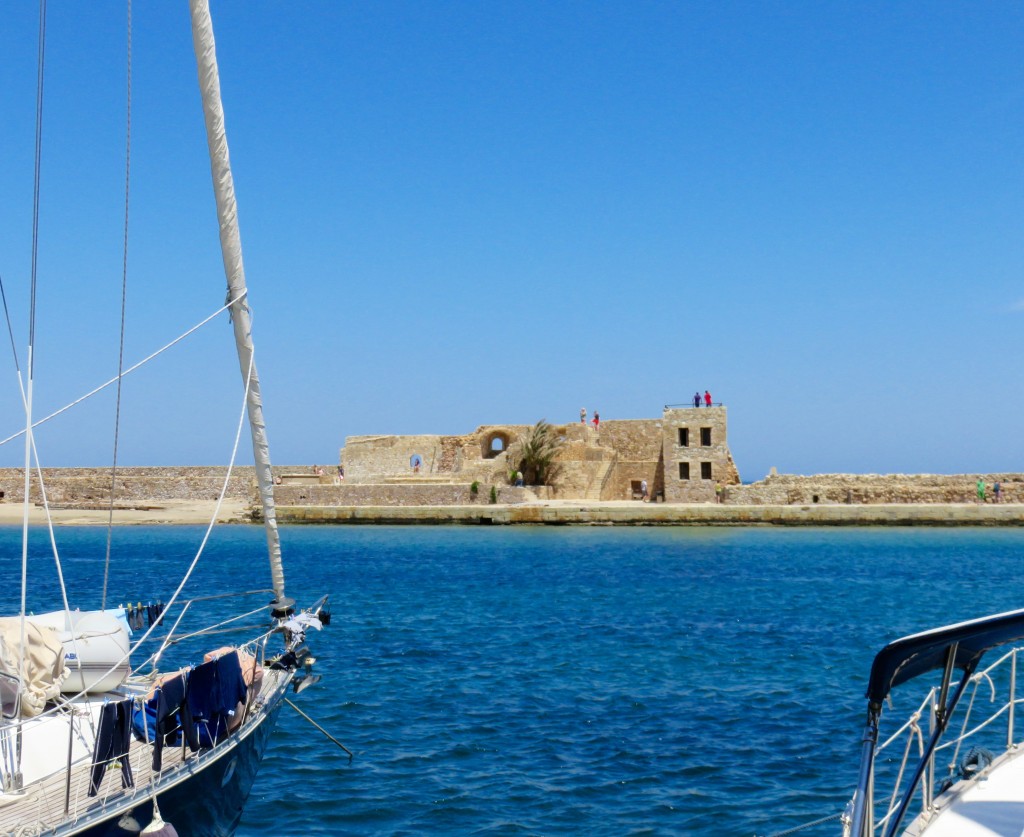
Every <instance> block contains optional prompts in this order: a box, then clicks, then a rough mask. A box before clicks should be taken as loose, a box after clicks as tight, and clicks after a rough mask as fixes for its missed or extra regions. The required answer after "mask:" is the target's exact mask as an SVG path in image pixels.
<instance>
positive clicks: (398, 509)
mask: <svg viewBox="0 0 1024 837" xmlns="http://www.w3.org/2000/svg"><path fill="white" fill-rule="evenodd" d="M277 519H278V522H280V523H286V524H359V523H365V524H392V525H393V524H408V525H420V526H422V525H435V524H436V525H446V524H463V525H485V526H487V525H499V526H500V525H515V524H526V525H554V526H559V525H561V526H581V525H591V526H1024V504H1020V503H1015V504H1012V505H1011V504H999V505H996V504H991V505H980V504H978V503H963V504H957V505H953V504H938V503H931V504H908V503H898V504H885V505H859V506H847V505H792V506H791V505H786V506H775V505H756V506H740V505H732V506H727V505H713V504H696V503H694V504H682V503H633V504H628V503H615V504H611V503H580V504H575V503H557V504H532V505H520V506H513V505H473V506H279V507H278V509H277Z"/></svg>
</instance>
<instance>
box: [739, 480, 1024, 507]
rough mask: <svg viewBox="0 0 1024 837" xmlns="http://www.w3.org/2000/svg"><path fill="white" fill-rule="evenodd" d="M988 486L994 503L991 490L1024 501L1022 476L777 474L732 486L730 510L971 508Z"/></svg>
mask: <svg viewBox="0 0 1024 837" xmlns="http://www.w3.org/2000/svg"><path fill="white" fill-rule="evenodd" d="M978 480H981V481H982V482H984V483H985V486H986V500H987V501H988V502H992V501H993V499H994V497H993V490H992V487H993V485H994V484H995V483H996V482H998V483H1000V487H1001V489H1002V491H1001V493H1002V498H1001V499H1002V501H1003V502H1007V503H1017V502H1024V474H1019V473H998V474H952V475H950V474H815V475H813V476H797V475H795V474H773V475H771V476H769V477H766V478H765V479H764V480H762V481H760V482H755V483H751V484H749V485H737V486H729V487H728V488H727V489H726V492H725V503H726V504H727V505H729V504H732V505H795V504H812V505H813V504H816V503H817V504H865V503H868V504H885V503H971V502H976V501H977V482H978Z"/></svg>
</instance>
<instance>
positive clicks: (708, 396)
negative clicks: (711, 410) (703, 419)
mask: <svg viewBox="0 0 1024 837" xmlns="http://www.w3.org/2000/svg"><path fill="white" fill-rule="evenodd" d="M704 406H705V407H710V406H711V393H710V392H708V391H707V390H704Z"/></svg>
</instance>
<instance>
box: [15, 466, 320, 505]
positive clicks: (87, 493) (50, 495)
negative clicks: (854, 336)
mask: <svg viewBox="0 0 1024 837" xmlns="http://www.w3.org/2000/svg"><path fill="white" fill-rule="evenodd" d="M307 469H308V466H307ZM274 470H275V471H278V470H282V471H283V470H285V469H277V468H275V469H274ZM226 473H227V468H226V467H195V468H118V470H117V476H116V479H115V481H114V504H115V505H131V504H133V503H135V504H138V503H148V504H152V503H154V502H156V503H158V502H160V501H161V500H216V499H217V497H218V496H220V492H221V488H222V487H223V485H224V476H225V474H226ZM43 482H44V484H45V486H46V496H47V499H48V501H49V502H50V503H51V504H54V505H80V506H90V505H95V506H102V505H106V504H108V503H109V502H110V469H109V468H43ZM0 491H2V492H3V497H2V500H3V502H7V503H11V502H16V503H20V502H21V501H22V498H23V497H24V491H25V471H24V469H22V468H0ZM227 496H228V497H235V498H240V497H244V498H255V496H256V475H255V472H254V469H253V468H252V467H251V466H249V467H237V468H235V469H234V470H233V471H232V474H231V480H230V482H229V484H228V490H227ZM29 499H30V500H31V501H32V502H34V503H41V502H42V495H41V493H40V490H39V484H38V481H37V480H36V479H35V476H33V479H32V494H31V496H30V498H29Z"/></svg>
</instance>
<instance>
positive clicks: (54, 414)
mask: <svg viewBox="0 0 1024 837" xmlns="http://www.w3.org/2000/svg"><path fill="white" fill-rule="evenodd" d="M244 297H245V294H241V295H239V296H237V297H235V298H234V299H232V300H230V301H228V302H226V303H224V305H222V306H221V307H220V308H218V309H217V310H216V311H214V312H213V313H212V314H210V316H209V317H207V318H206V319H205V320H202V321H200V322H198V323H196V324H195V325H194V326H192V328H190V329H189V330H188V331H186V332H184V333H183V334H180V335H178V336H177V337H175V338H174V339H173V340H172V341H171V342H170V343H167V344H165V345H163V346H161V347H160V348H159V349H157V350H156V351H155V352H152V353H150V354H149V355H147V356H146V357H144V358H143V359H142V360H140V361H139V362H138V363H136V364H135V365H133V366H129V367H128V368H127V369H125V370H124V372H122V373H121V374H120V375H117V376H115V377H113V378H111V379H110V380H109V381H104V382H103V383H102V384H100V385H99V386H98V387H96V388H95V389H91V390H89V392H87V393H85V395H82V396H80V397H79V398H76V399H75V400H74V401H72V402H71V403H70V404H65V405H64V406H63V407H61V408H60V409H59V410H54V411H53V412H52V413H50V414H49V415H48V416H44V417H43V418H41V419H39V421H37V422H35V423H34V424H33V425H32V427H33V429H34V428H36V427H39V425H41V424H45V423H46V422H48V421H49V420H50V419H54V418H57V416H59V415H60V414H61V413H66V412H67V411H68V410H70V409H71V408H72V407H77V406H78V405H79V404H81V403H82V402H83V401H85V400H86V399H88V398H92V397H93V396H94V395H96V394H97V393H99V392H102V391H103V390H105V389H106V388H107V387H109V386H110V385H111V384H114V383H117V381H118V379H119V378H123V377H125V376H126V375H128V374H130V373H132V372H134V371H135V370H136V369H138V368H139V367H141V366H145V365H146V364H147V363H149V362H150V361H151V360H153V359H154V358H156V357H157V356H158V355H162V354H163V353H164V352H166V351H167V350H168V349H170V348H173V347H174V346H176V345H177V344H178V343H180V342H181V341H182V340H184V339H185V338H186V337H189V336H191V335H192V334H193V333H194V332H196V331H199V329H201V328H202V327H203V326H204V325H206V324H207V323H208V322H210V321H211V320H213V319H215V318H216V317H217V315H218V314H220V313H221V312H223V311H226V310H227V309H229V308H231V306H232V305H234V304H235V303H236V302H238V301H239V300H240V299H244ZM24 433H25V431H24V430H19V431H18V432H17V433H12V434H11V435H10V436H8V437H7V438H6V439H0V447H2V446H3V445H6V444H7V443H8V442H13V441H14V440H15V439H17V438H19V437H21V436H22V435H23V434H24Z"/></svg>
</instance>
